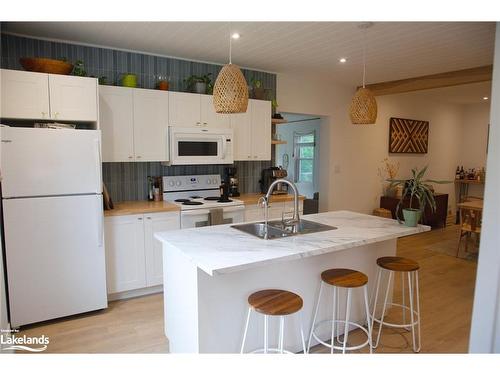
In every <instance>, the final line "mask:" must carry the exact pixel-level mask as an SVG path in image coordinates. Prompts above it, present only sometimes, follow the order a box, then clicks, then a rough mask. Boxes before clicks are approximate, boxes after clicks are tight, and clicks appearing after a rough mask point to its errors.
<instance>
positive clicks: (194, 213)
mask: <svg viewBox="0 0 500 375" xmlns="http://www.w3.org/2000/svg"><path fill="white" fill-rule="evenodd" d="M209 213H210V211H209V210H186V211H181V215H182V216H197V215H208V214H209Z"/></svg>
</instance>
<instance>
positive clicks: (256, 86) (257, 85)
mask: <svg viewBox="0 0 500 375" xmlns="http://www.w3.org/2000/svg"><path fill="white" fill-rule="evenodd" d="M250 84H251V85H252V93H253V98H254V99H260V100H264V99H265V96H266V90H265V89H264V87H263V86H262V81H261V80H260V79H256V78H252V79H251V80H250Z"/></svg>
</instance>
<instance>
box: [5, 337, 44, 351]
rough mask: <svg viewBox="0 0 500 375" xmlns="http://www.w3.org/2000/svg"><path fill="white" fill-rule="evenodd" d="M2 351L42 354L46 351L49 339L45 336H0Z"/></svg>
mask: <svg viewBox="0 0 500 375" xmlns="http://www.w3.org/2000/svg"><path fill="white" fill-rule="evenodd" d="M0 344H1V346H2V350H25V351H28V352H43V351H44V350H45V349H47V345H48V344H49V338H48V337H47V336H45V335H42V336H38V337H29V336H26V335H22V336H18V335H16V336H11V335H5V334H0Z"/></svg>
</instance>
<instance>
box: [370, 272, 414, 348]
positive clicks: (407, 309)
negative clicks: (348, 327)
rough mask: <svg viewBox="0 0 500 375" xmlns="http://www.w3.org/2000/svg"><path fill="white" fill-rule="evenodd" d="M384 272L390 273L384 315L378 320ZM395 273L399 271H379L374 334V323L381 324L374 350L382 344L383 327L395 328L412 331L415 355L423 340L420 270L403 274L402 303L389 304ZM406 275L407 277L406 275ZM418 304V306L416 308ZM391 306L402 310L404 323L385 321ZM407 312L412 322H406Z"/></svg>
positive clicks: (383, 309)
mask: <svg viewBox="0 0 500 375" xmlns="http://www.w3.org/2000/svg"><path fill="white" fill-rule="evenodd" d="M383 271H384V272H388V273H389V275H388V279H387V288H386V291H385V296H384V305H383V306H382V314H381V315H380V318H379V319H377V318H376V312H377V311H376V310H377V302H378V296H379V291H380V283H381V279H382V275H383ZM394 272H397V271H391V270H384V269H383V268H379V269H378V273H377V282H376V288H375V298H374V301H373V313H372V314H371V320H372V321H371V324H372V327H371V331H372V332H373V324H374V322H377V323H379V327H378V332H377V338H376V340H375V343H374V345H373V348H377V347H378V345H379V342H380V335H381V333H382V326H384V325H385V326H387V327H394V328H404V329H405V330H407V331H410V330H411V334H412V346H413V347H412V349H413V351H414V352H415V353H418V352H419V351H420V348H421V340H420V293H419V286H418V270H417V271H409V272H402V271H399V272H401V275H402V277H401V281H402V285H401V289H402V303H401V304H399V303H394V302H388V300H389V292H390V290H391V283H392V284H394ZM405 274H406V275H405ZM405 278H406V279H407V280H406V281H407V285H408V299H409V305H410V306H407V305H406V302H405V301H406V297H405ZM415 304H416V306H414V305H415ZM389 306H397V307H400V308H401V309H402V315H403V323H402V324H399V323H390V322H387V321H385V313H386V309H387V307H389ZM406 312H408V313H409V315H410V322H409V323H407V322H406Z"/></svg>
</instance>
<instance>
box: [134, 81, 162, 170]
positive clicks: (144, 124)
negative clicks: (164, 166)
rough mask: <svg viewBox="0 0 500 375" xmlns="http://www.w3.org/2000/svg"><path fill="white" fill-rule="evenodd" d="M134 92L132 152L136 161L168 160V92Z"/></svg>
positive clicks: (137, 90) (140, 90)
mask: <svg viewBox="0 0 500 375" xmlns="http://www.w3.org/2000/svg"><path fill="white" fill-rule="evenodd" d="M133 92H134V153H135V160H136V161H167V160H168V152H167V150H168V148H167V147H168V142H167V140H168V136H167V134H168V133H167V132H168V92H166V91H159V90H144V89H136V90H133Z"/></svg>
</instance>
